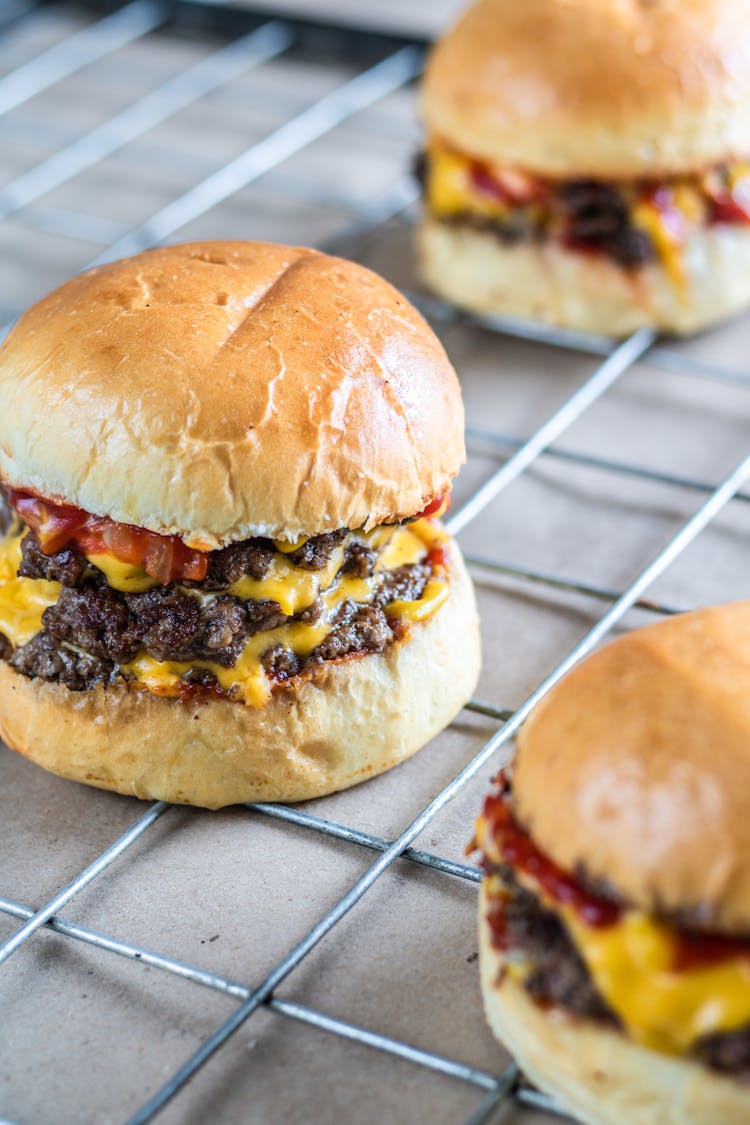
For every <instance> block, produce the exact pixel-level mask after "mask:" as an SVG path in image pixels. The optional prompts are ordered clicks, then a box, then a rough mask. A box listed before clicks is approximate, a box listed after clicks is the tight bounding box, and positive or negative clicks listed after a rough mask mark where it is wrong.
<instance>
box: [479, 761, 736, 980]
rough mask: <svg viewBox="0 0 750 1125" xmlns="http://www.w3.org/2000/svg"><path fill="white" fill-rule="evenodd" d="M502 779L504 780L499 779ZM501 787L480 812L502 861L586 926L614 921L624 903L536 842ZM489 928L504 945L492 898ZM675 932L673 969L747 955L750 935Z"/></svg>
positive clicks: (499, 912) (500, 906)
mask: <svg viewBox="0 0 750 1125" xmlns="http://www.w3.org/2000/svg"><path fill="white" fill-rule="evenodd" d="M499 780H500V781H501V782H502V781H503V780H504V779H502V778H500V779H499ZM505 784H506V788H505V791H504V792H503V793H498V794H492V795H490V796H489V797H487V799H486V801H485V804H484V811H483V815H484V818H485V820H486V821H487V825H488V829H489V831H490V832H491V833H492V834H493V836H494V837H495V839H496V841H497V842H498V843H499V848H500V853H501V855H502V857H503V859H504V861H505V862H506V863H507V864H508V865H509V866H511V867H514V868H517V869H518V870H519V871H523V872H525V873H526V874H528V875H530V876H531V877H532V878H533V879H534V880H535V882H537V883H538V884H539V886H540V887H542V888H543V889H544V891H545V892H546V893H547V894H548V895H549V897H550V898H552V899H554V901H555V902H559V903H562V904H564V905H566V906H571V907H572V908H573V909H574V910H575V911H576V913H577V914H578V915H579V917H580V918H581V919H582V920H583V921H584V922H586V923H587V924H588V925H589V926H597V927H599V926H612V925H614V924H615V923H616V922H618V921H619V919H620V916H621V914H622V907H621V906H618V905H617V904H616V903H613V902H609V901H608V900H607V899H603V898H599V897H598V896H596V895H592V894H591V893H590V892H588V891H586V890H584V888H583V887H582V886H581V885H580V883H578V882H577V881H576V880H575V879H574V878H573V877H572V876H570V875H568V874H567V873H566V872H565V871H563V870H562V868H560V867H558V866H557V864H556V863H554V862H553V861H552V860H551V859H549V857H548V856H546V855H545V854H544V853H543V852H542V851H540V849H539V848H538V847H537V846H536V844H535V843H534V842H533V840H532V839H531V838H530V837H529V836H528V835H527V833H525V832H524V831H523V829H522V828H520V827H519V825H518V824H517V822H516V821H515V819H514V817H513V814H512V812H511V810H510V806H509V804H508V800H507V791H508V790H507V783H505ZM487 921H488V923H489V925H490V927H491V930H492V936H493V945H494V946H495V948H496V949H499V950H503V949H507V947H508V936H507V932H506V926H505V918H504V903H503V901H502V900H497V901H493V903H492V904H491V906H490V909H489V911H488V913H487ZM672 935H673V938H674V958H673V961H672V964H671V966H670V967H671V969H672V971H673V972H685V971H686V970H689V969H701V968H709V967H710V966H711V965H717V964H720V963H721V962H722V961H729V960H736V959H737V958H739V957H744V958H749V959H750V941H743V940H742V939H741V938H733V937H724V936H722V935H721V934H709V933H706V934H700V933H696V932H695V931H691V930H681V929H677V928H676V927H675V928H673V929H672Z"/></svg>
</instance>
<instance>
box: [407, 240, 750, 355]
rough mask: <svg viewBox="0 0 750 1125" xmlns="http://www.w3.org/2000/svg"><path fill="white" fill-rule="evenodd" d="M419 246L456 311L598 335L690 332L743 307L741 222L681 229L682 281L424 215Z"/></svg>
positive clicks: (429, 276) (745, 278)
mask: <svg viewBox="0 0 750 1125" xmlns="http://www.w3.org/2000/svg"><path fill="white" fill-rule="evenodd" d="M419 252H420V261H421V272H422V276H423V278H424V280H425V281H426V282H427V284H428V285H429V286H430V288H431V289H432V290H434V292H436V293H438V294H439V295H440V296H441V297H445V298H446V299H447V300H449V301H452V302H454V303H455V304H457V305H459V306H461V307H462V308H466V309H470V310H471V311H473V312H476V313H491V314H492V313H494V314H497V315H502V316H517V317H523V318H526V319H534V320H544V321H548V322H549V323H551V324H556V325H559V326H561V327H564V328H574V329H577V330H579V331H582V332H596V333H603V334H604V335H607V336H627V335H629V334H630V333H631V332H634V331H635V330H636V329H638V328H642V327H644V326H646V327H648V326H651V327H654V328H659V329H662V330H663V331H666V332H677V333H687V332H694V331H696V330H697V329H699V328H704V327H705V326H706V325H708V324H712V323H714V322H715V321H717V320H721V319H723V318H724V317H727V316H731V314H732V313H735V312H738V311H739V310H740V309H742V308H744V307H745V306H746V305H748V304H750V229H748V228H744V227H740V226H730V225H724V226H712V227H708V228H705V229H701V230H698V231H695V232H694V233H693V234H692V235H691V236H690V239H689V240H688V242H687V244H686V246H685V248H684V251H683V264H684V269H685V278H686V279H685V284H684V286H678V285H676V284H675V283H674V282H673V281H672V279H671V278H670V277H669V275H668V274H667V272H666V270H665V269H664V267H663V266H662V265H660V264H659V263H658V262H652V263H650V264H649V265H646V266H643V267H642V268H640V269H638V270H626V269H623V268H622V267H621V266H619V265H617V263H616V262H612V261H610V260H609V259H607V258H604V257H601V256H596V255H590V254H588V255H587V254H580V253H577V252H575V251H573V250H566V249H565V248H564V247H563V246H561V245H560V244H559V243H555V242H551V241H549V242H546V243H545V242H542V243H540V242H533V243H516V244H515V245H512V246H509V245H505V244H504V243H503V242H501V241H500V239H499V238H498V237H497V236H496V235H494V234H492V232H491V231H478V230H474V229H472V228H471V227H461V226H457V225H455V224H451V223H443V222H440V221H439V220H436V219H429V218H428V219H426V220H425V221H424V222H423V224H422V227H421V229H420V232H419Z"/></svg>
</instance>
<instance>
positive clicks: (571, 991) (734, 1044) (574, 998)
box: [495, 867, 750, 1080]
mask: <svg viewBox="0 0 750 1125" xmlns="http://www.w3.org/2000/svg"><path fill="white" fill-rule="evenodd" d="M495 870H496V871H497V872H498V873H499V874H500V876H501V878H502V881H503V884H504V886H505V887H506V888H507V892H508V899H507V902H506V905H505V908H504V911H503V919H504V923H505V934H506V937H507V941H508V945H509V947H510V948H511V949H518V950H520V951H521V952H522V953H523V954H524V957H526V958H527V959H528V962H529V964H530V966H531V971H530V973H529V974H528V975H527V976H526V977H525V979H524V986H525V988H526V990H527V992H528V993H529V995H530V996H532V997H533V999H534V1000H535V1001H537V1003H540V1004H542V1005H544V1004H552V1005H556V1006H559V1007H561V1008H565V1009H566V1010H567V1011H569V1012H571V1013H572V1014H573V1015H575V1016H579V1017H581V1018H583V1019H590V1020H594V1021H596V1022H599V1023H602V1024H604V1025H609V1026H610V1027H619V1026H621V1025H620V1021H619V1020H618V1018H617V1016H616V1015H615V1013H614V1012H612V1010H611V1009H610V1008H609V1007H608V1006H607V1004H606V1002H605V1001H604V1000H603V998H602V997H601V996H600V995H599V993H598V991H597V989H596V985H595V984H594V982H593V980H592V979H591V976H590V974H589V971H588V969H587V967H586V965H585V963H584V961H583V959H582V957H581V955H580V953H579V952H578V950H577V949H576V947H575V945H574V943H573V940H572V938H571V937H570V934H569V933H568V931H567V929H566V928H565V926H564V924H563V923H562V922H561V920H560V919H559V917H558V916H557V915H556V914H555V913H554V912H553V911H551V910H548V909H547V908H546V907H545V906H543V905H542V903H541V902H540V900H539V899H538V898H537V896H536V895H534V894H533V893H532V892H531V891H528V890H527V889H526V888H525V887H522V886H521V885H520V884H519V883H518V881H517V879H516V877H515V874H514V872H513V871H512V869H510V868H508V867H501V868H498V869H495ZM693 1052H694V1054H695V1055H696V1056H697V1057H698V1058H699V1059H700V1060H701V1061H702V1062H703V1063H704V1064H705V1065H706V1066H708V1067H710V1068H711V1069H712V1070H718V1071H722V1072H723V1073H725V1074H731V1075H733V1076H735V1077H738V1078H742V1079H744V1080H748V1079H750V1025H748V1026H746V1027H743V1028H739V1029H738V1030H737V1031H729V1032H717V1033H715V1034H713V1035H705V1036H703V1037H702V1038H701V1039H699V1040H698V1041H697V1042H696V1043H695V1044H694V1047H693Z"/></svg>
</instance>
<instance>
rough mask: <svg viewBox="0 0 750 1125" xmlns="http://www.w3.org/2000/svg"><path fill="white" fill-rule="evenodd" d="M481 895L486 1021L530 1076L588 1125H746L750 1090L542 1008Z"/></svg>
mask: <svg viewBox="0 0 750 1125" xmlns="http://www.w3.org/2000/svg"><path fill="white" fill-rule="evenodd" d="M485 913H486V899H485V897H484V894H481V895H480V903H479V947H480V953H479V957H480V972H481V986H482V997H483V999H484V1009H485V1013H486V1015H487V1022H488V1023H489V1025H490V1027H491V1028H492V1030H493V1032H494V1033H495V1035H496V1036H497V1038H498V1039H499V1040H500V1041H501V1042H502V1043H503V1044H504V1045H505V1046H506V1047H507V1048H508V1050H509V1051H511V1052H512V1054H513V1055H514V1057H515V1058H516V1059H517V1061H518V1062H519V1064H520V1066H521V1067H522V1069H523V1071H524V1073H525V1074H527V1075H528V1077H529V1078H530V1079H531V1081H532V1082H534V1083H535V1084H536V1085H537V1086H539V1087H540V1089H542V1090H544V1091H546V1092H547V1093H548V1094H551V1095H552V1096H553V1097H554V1098H555V1099H556V1100H557V1102H558V1103H559V1105H561V1106H562V1107H563V1108H564V1109H565V1110H567V1111H568V1113H570V1114H571V1115H572V1116H573V1117H574V1118H575V1120H576V1121H582V1122H585V1123H586V1125H746V1122H747V1121H749V1120H750V1087H749V1086H748V1085H747V1084H745V1083H742V1082H737V1081H735V1080H733V1079H732V1078H730V1077H725V1076H723V1075H720V1074H717V1073H716V1072H714V1071H711V1070H708V1069H707V1068H706V1067H704V1066H702V1065H701V1064H700V1063H699V1062H696V1061H695V1060H692V1059H687V1058H674V1057H672V1056H670V1055H660V1054H657V1053H656V1052H655V1051H649V1050H647V1049H646V1048H645V1047H641V1046H639V1045H638V1044H637V1043H633V1042H631V1041H630V1040H629V1039H627V1038H626V1037H625V1036H624V1035H622V1034H621V1033H620V1032H618V1031H615V1030H612V1029H610V1028H607V1027H603V1026H602V1025H601V1024H596V1023H593V1022H591V1021H586V1020H582V1019H576V1018H575V1017H573V1016H570V1015H568V1014H567V1013H566V1012H563V1011H562V1010H561V1009H559V1008H546V1009H543V1008H541V1007H539V1005H537V1004H535V1003H534V1001H533V1000H532V999H531V997H530V996H529V994H528V993H527V992H526V990H525V989H524V988H523V986H522V985H521V984H519V983H518V982H517V981H516V980H514V979H513V977H512V976H511V975H510V974H509V973H507V972H505V964H504V959H503V956H502V954H501V953H498V951H497V950H495V949H493V948H492V944H491V941H490V930H489V926H488V924H487V921H486V919H485Z"/></svg>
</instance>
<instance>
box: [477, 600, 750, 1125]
mask: <svg viewBox="0 0 750 1125" xmlns="http://www.w3.org/2000/svg"><path fill="white" fill-rule="evenodd" d="M749 794H750V603H748V602H745V603H738V604H735V605H726V606H722V607H718V608H712V609H707V610H701V611H699V612H696V613H689V614H685V615H684V616H680V617H675V618H673V619H671V620H668V621H665V622H663V623H660V624H658V625H655V626H653V627H650V628H647V629H641V630H638V631H636V632H633V633H631V634H629V635H626V636H624V637H623V638H622V639H619V640H617V641H615V642H614V643H612V644H610V645H608V646H607V647H605V648H603V649H601V650H600V651H599V652H597V653H596V654H595V655H594V656H592V657H590V658H589V659H588V660H586V661H584V662H583V663H581V664H579V665H578V666H577V667H576V668H575V669H574V671H573V672H571V673H570V674H569V675H568V676H567V677H566V678H565V679H564V680H562V681H561V682H560V683H559V684H558V686H557V687H556V688H554V689H553V690H552V691H551V692H550V693H549V694H548V695H547V697H546V698H545V700H544V701H543V702H542V703H541V705H540V706H539V707H538V708H537V709H536V710H535V711H534V713H533V714H532V716H531V718H530V719H529V721H528V722H527V723H526V725H525V726H524V727H523V729H522V732H521V737H520V740H519V746H518V753H517V756H516V759H515V762H514V765H513V767H512V774H509V773H508V774H506V775H505V776H502V775H501V777H500V778H499V779H498V787H497V790H496V791H495V792H494V793H493V794H492V795H491V796H490V797H489V798H488V799H487V801H486V803H485V806H484V811H483V813H482V815H481V817H480V818H479V821H478V825H477V843H478V845H479V846H480V848H481V850H482V852H483V861H484V871H485V878H484V881H483V886H482V894H481V906H480V941H481V975H482V991H483V995H484V1002H485V1009H486V1013H487V1017H488V1020H489V1022H490V1024H491V1026H492V1028H493V1030H494V1031H495V1032H496V1033H497V1035H498V1037H499V1038H500V1039H502V1041H503V1042H504V1043H505V1044H506V1045H507V1046H508V1048H509V1049H510V1050H511V1051H512V1052H513V1053H514V1054H515V1055H516V1057H517V1058H518V1060H519V1062H520V1063H521V1065H522V1066H523V1068H524V1069H525V1070H526V1073H527V1074H528V1075H529V1076H530V1078H532V1079H533V1080H534V1081H535V1082H537V1083H538V1084H539V1085H540V1086H541V1087H542V1088H543V1089H545V1090H547V1091H548V1092H550V1093H552V1094H553V1095H554V1096H555V1097H556V1098H557V1099H558V1101H559V1103H560V1104H561V1105H562V1107H563V1108H564V1109H566V1110H568V1111H569V1112H570V1113H572V1114H573V1115H574V1116H576V1117H577V1118H579V1119H580V1120H581V1121H585V1122H590V1123H592V1125H740V1123H742V1125H746V1123H747V1122H748V1121H750V815H748V807H749V806H748V795H749Z"/></svg>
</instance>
